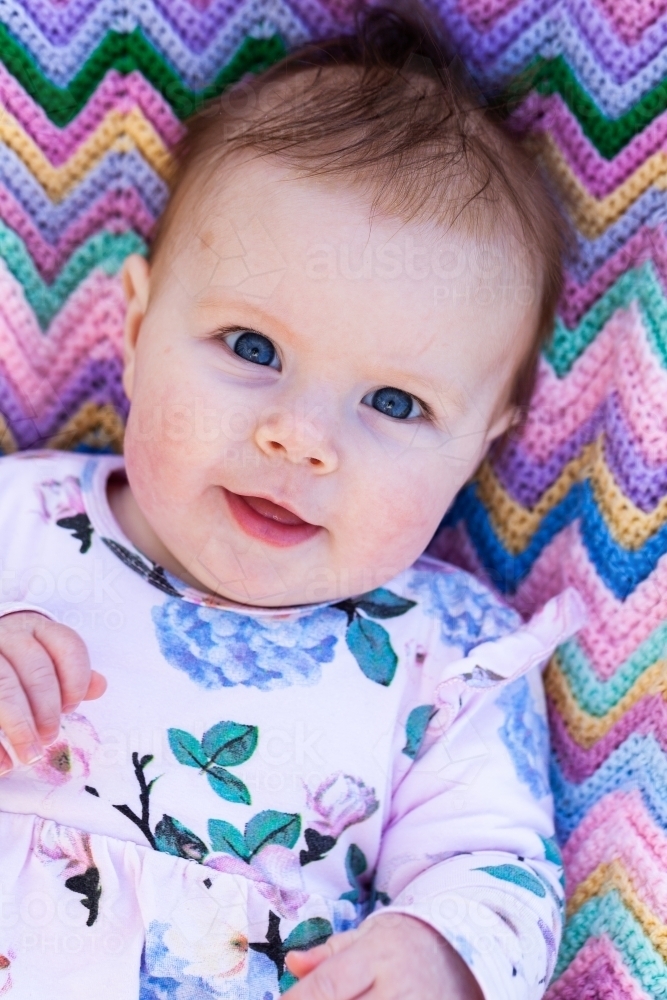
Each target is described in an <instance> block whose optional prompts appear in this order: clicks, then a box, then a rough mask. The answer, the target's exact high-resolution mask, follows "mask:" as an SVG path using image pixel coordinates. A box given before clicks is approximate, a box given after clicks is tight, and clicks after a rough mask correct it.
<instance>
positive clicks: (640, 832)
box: [0, 0, 667, 1000]
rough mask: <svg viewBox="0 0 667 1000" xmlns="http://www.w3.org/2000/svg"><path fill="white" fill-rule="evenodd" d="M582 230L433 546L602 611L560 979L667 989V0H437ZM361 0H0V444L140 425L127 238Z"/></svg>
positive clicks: (580, 735)
mask: <svg viewBox="0 0 667 1000" xmlns="http://www.w3.org/2000/svg"><path fill="white" fill-rule="evenodd" d="M432 2H433V3H434V4H435V6H436V8H437V9H438V12H439V14H440V16H441V17H442V19H443V21H444V23H445V24H446V26H447V28H448V30H449V31H450V33H451V34H452V36H453V39H454V41H455V43H456V46H457V48H458V50H459V51H460V52H461V53H462V54H463V57H464V59H465V60H466V62H467V63H468V65H469V67H470V69H471V71H472V73H473V75H475V76H476V77H477V78H478V80H479V81H480V83H481V84H482V85H483V86H488V85H491V86H493V87H498V86H500V87H504V86H506V85H508V84H510V83H511V82H512V80H513V79H514V78H515V77H516V76H517V75H518V74H520V73H521V74H524V73H527V74H528V75H529V79H530V81H531V89H530V92H529V93H528V95H527V96H526V97H525V99H524V100H523V102H522V104H521V106H520V107H519V109H518V110H517V112H516V115H517V119H518V120H519V121H520V122H521V123H522V124H523V125H525V126H528V127H529V129H530V131H531V133H532V134H536V135H537V134H539V135H540V136H541V137H542V140H543V144H544V145H543V148H544V159H545V165H546V168H547V169H548V171H549V172H550V174H551V176H552V179H553V181H554V184H555V186H556V189H557V190H558V191H559V192H560V194H561V197H562V199H563V202H564V204H565V205H566V207H567V210H568V212H569V213H570V216H571V218H572V221H573V223H574V227H575V230H576V242H577V252H576V255H575V259H574V260H573V261H572V263H571V265H570V267H569V270H568V273H567V276H566V284H565V292H564V295H563V298H562V301H561V303H560V307H559V317H558V322H557V326H556V329H555V331H554V336H553V338H552V341H551V343H550V344H549V346H548V348H547V349H546V350H545V352H544V355H543V357H542V359H541V363H540V374H539V380H538V385H537V389H536V393H535V397H534V400H533V404H532V406H531V410H530V413H529V415H528V419H527V421H526V423H525V426H524V427H523V429H522V433H521V436H520V437H519V438H517V439H515V440H514V441H512V442H511V443H510V445H509V446H508V447H507V448H506V449H505V450H504V451H503V452H502V454H499V455H497V456H496V457H494V458H492V459H490V460H489V461H487V462H486V463H485V465H484V466H483V468H482V469H481V470H480V471H479V473H478V475H477V476H476V478H475V480H474V481H473V482H472V483H471V484H470V485H469V486H468V487H467V488H466V489H465V490H463V492H462V493H461V495H460V496H459V497H458V499H457V501H456V503H455V504H454V506H453V507H452V509H451V510H450V511H449V513H448V515H447V518H446V519H445V522H444V523H443V526H442V529H441V531H440V532H439V534H438V536H437V538H436V540H435V541H434V543H433V549H434V550H435V551H437V552H439V553H441V554H444V555H445V556H446V557H447V558H450V559H452V560H453V561H456V562H459V563H461V564H462V565H465V566H467V567H469V568H471V569H473V570H474V571H475V572H477V573H479V574H480V575H481V576H482V577H485V578H486V579H487V580H489V581H490V582H491V583H492V584H494V585H495V586H496V587H497V588H498V589H499V590H501V591H502V592H503V593H505V594H506V595H507V596H508V598H509V599H510V600H512V601H513V602H514V603H515V604H516V606H517V607H518V608H519V609H520V610H521V611H522V612H526V613H527V612H529V611H531V610H532V609H534V608H535V607H536V606H538V605H539V604H540V603H541V602H542V601H544V600H545V599H546V598H547V597H549V596H551V595H552V594H553V593H555V592H556V591H558V590H559V589H561V588H562V587H563V586H564V585H566V584H568V583H571V584H574V585H575V586H577V587H578V588H579V590H580V592H581V593H582V594H583V596H584V597H585V599H586V601H587V603H588V607H589V609H590V617H589V621H588V624H587V625H586V627H585V628H584V629H583V630H582V632H581V633H580V634H579V636H578V637H577V638H576V639H573V640H571V641H570V642H569V643H567V644H566V645H565V646H564V647H563V648H562V649H561V650H560V651H559V653H558V654H557V656H555V657H554V659H553V661H552V663H551V664H550V666H549V668H548V671H547V675H546V687H547V696H548V700H549V705H550V712H551V721H552V745H553V783H554V791H555V797H556V805H557V820H558V834H559V837H560V839H561V843H562V846H563V853H564V859H565V865H566V872H567V898H568V908H567V914H568V918H567V921H568V922H567V926H566V932H565V937H564V941H563V946H562V948H561V952H560V956H559V962H558V966H557V970H556V974H555V978H554V980H553V982H552V984H551V986H550V989H549V994H548V997H549V1000H580V998H582V997H587V998H589V1000H593V998H602V997H604V998H621V997H622V998H627V1000H645V998H646V997H651V998H658V997H661V998H663V997H665V995H667V736H666V735H665V734H666V733H667V704H666V701H667V680H666V677H667V672H666V665H667V558H666V556H667V195H666V192H667V0H432ZM348 10H349V4H348V2H347V0H232V2H230V0H179V2H175V3H169V4H162V3H158V2H157V0H129V2H127V3H123V4H121V3H120V2H119V0H0V107H1V112H0V448H1V449H2V450H4V451H12V450H14V449H16V448H27V447H32V446H35V445H43V444H47V445H50V446H56V447H68V448H80V449H105V450H109V449H115V450H120V448H121V447H122V432H123V422H124V418H125V415H126V412H127V402H126V400H125V398H124V396H123V392H122V387H121V381H120V373H121V369H120V345H121V332H122V322H123V300H122V294H121V289H120V285H119V278H118V272H119V269H120V266H121V264H122V261H123V259H124V257H125V256H126V255H127V254H128V253H130V252H133V251H139V252H143V251H144V250H145V248H146V247H147V245H148V243H149V241H150V237H151V232H152V230H153V226H154V224H155V221H156V219H157V218H158V217H159V214H160V212H161V211H162V209H163V207H164V204H165V202H166V199H167V194H168V185H169V177H170V169H171V158H170V150H171V149H172V147H173V144H174V143H175V142H176V140H177V139H178V138H179V136H180V135H181V134H182V130H183V125H182V121H183V119H184V118H185V117H186V116H187V115H188V114H189V113H191V112H192V111H193V110H194V109H195V108H196V107H197V105H198V103H199V102H201V101H202V100H203V99H205V98H206V97H208V96H210V95H213V94H216V93H218V92H220V91H221V90H222V89H223V88H224V87H225V86H226V85H227V84H229V83H230V82H231V81H233V80H235V79H237V78H238V77H240V76H241V75H242V74H243V73H245V72H248V71H254V70H257V69H260V68H261V67H263V66H264V65H267V64H269V63H271V62H272V61H274V60H275V59H277V58H278V57H279V56H280V55H281V54H282V52H283V51H284V49H285V47H286V46H289V45H290V44H293V43H295V42H297V41H299V40H301V39H304V38H307V37H310V36H313V35H316V34H319V33H322V32H324V31H325V30H327V29H330V28H334V27H336V26H340V25H341V24H344V23H345V21H346V18H347V16H348Z"/></svg>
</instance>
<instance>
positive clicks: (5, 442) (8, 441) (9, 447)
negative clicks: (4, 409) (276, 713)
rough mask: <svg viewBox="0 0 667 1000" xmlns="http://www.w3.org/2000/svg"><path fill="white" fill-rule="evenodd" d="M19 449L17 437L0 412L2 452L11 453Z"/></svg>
mask: <svg viewBox="0 0 667 1000" xmlns="http://www.w3.org/2000/svg"><path fill="white" fill-rule="evenodd" d="M17 450H18V445H17V444H16V438H15V437H14V435H13V434H12V432H11V431H10V429H9V427H8V426H7V421H6V420H5V418H4V417H3V415H2V414H1V413H0V452H1V453H2V454H3V455H11V454H12V452H14V451H17Z"/></svg>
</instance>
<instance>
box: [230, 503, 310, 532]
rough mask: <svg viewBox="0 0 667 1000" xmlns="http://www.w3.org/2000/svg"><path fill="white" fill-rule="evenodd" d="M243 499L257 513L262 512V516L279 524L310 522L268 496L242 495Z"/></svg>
mask: <svg viewBox="0 0 667 1000" xmlns="http://www.w3.org/2000/svg"><path fill="white" fill-rule="evenodd" d="M242 499H243V500H245V502H246V503H247V504H248V506H249V507H252V509H253V510H254V511H255V512H256V513H257V514H261V515H262V517H268V518H270V519H271V520H272V521H278V523H279V524H292V525H294V524H308V521H304V519H303V518H302V517H299V515H298V514H295V513H294V511H292V510H290V509H289V507H283V506H281V505H280V504H279V503H274V501H273V500H268V499H267V498H266V497H254V496H242Z"/></svg>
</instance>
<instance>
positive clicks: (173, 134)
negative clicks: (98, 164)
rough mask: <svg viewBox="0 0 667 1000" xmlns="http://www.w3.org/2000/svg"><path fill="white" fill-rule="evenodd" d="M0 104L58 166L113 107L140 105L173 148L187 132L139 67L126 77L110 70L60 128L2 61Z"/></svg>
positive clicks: (128, 109) (124, 109)
mask: <svg viewBox="0 0 667 1000" xmlns="http://www.w3.org/2000/svg"><path fill="white" fill-rule="evenodd" d="M0 104H1V105H2V106H3V107H4V109H5V110H6V111H8V112H9V113H10V114H12V115H13V116H14V117H15V118H16V119H17V121H18V122H19V123H20V124H21V125H22V127H23V128H24V129H25V130H26V132H27V133H28V135H30V136H31V138H32V139H33V140H34V142H36V143H37V145H38V146H39V148H40V149H41V150H42V152H43V153H44V155H45V156H46V157H47V159H48V160H49V161H50V162H51V163H52V164H53V166H55V167H59V166H62V164H63V163H66V162H67V160H68V159H69V158H70V157H71V156H72V154H73V153H74V152H76V150H77V149H78V147H79V146H80V145H82V144H83V143H84V142H85V141H86V139H87V138H88V137H89V136H90V134H91V133H92V132H94V131H95V129H96V128H97V127H98V125H99V124H100V122H101V121H102V119H103V118H104V116H105V115H106V114H108V112H109V111H111V110H117V111H120V112H121V113H122V114H125V115H127V114H129V113H130V112H131V111H133V110H134V109H135V108H137V107H138V108H140V109H141V110H142V112H143V114H144V116H145V117H146V118H147V119H148V121H149V122H150V123H151V125H152V126H153V128H154V129H155V130H156V132H157V133H158V134H159V135H160V137H161V138H162V141H163V142H164V143H165V144H166V145H167V146H169V147H171V146H173V144H174V143H175V142H176V141H177V140H178V139H179V138H180V136H181V135H182V134H183V131H184V129H183V126H182V125H181V124H180V122H179V121H178V119H177V118H176V116H175V115H174V113H173V112H172V110H171V108H170V107H169V105H168V104H167V103H166V102H165V101H164V100H163V99H162V97H161V96H160V95H159V94H158V93H157V91H155V90H153V88H152V87H151V85H150V84H149V83H148V82H147V81H146V80H145V79H144V77H143V76H142V75H141V74H140V73H139V72H137V71H136V70H135V71H134V72H132V73H130V74H129V75H128V76H122V75H121V74H120V73H118V72H117V71H116V70H109V72H108V73H107V74H106V76H105V77H104V80H103V81H102V83H101V84H100V85H99V87H98V88H97V90H96V91H95V93H94V94H93V95H92V97H91V98H90V100H89V101H88V103H87V104H86V106H85V108H83V110H82V111H81V112H80V113H79V114H78V115H77V116H76V118H75V119H74V120H73V121H71V122H70V123H69V125H67V126H66V127H65V128H62V129H60V128H57V126H55V125H54V124H53V123H52V122H51V121H50V120H49V118H48V117H47V115H46V114H45V113H44V111H42V109H41V108H40V107H39V105H38V104H36V103H35V101H34V100H33V99H32V98H31V97H30V96H29V95H28V94H27V93H26V92H25V90H23V88H22V87H20V86H19V84H18V83H17V82H16V80H15V79H14V77H12V76H10V74H9V73H8V72H7V70H6V69H5V67H4V65H3V64H2V63H1V62H0Z"/></svg>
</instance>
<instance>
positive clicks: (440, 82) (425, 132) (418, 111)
mask: <svg viewBox="0 0 667 1000" xmlns="http://www.w3.org/2000/svg"><path fill="white" fill-rule="evenodd" d="M509 109H510V105H509V103H508V102H507V100H506V99H501V98H499V97H498V95H494V96H493V97H492V98H489V96H488V95H487V96H486V97H485V96H483V95H482V94H481V93H479V91H478V90H477V88H476V87H475V86H474V84H473V83H472V81H471V79H470V78H469V76H468V75H467V74H466V72H465V70H464V68H463V66H462V64H461V62H460V60H459V59H458V57H456V56H455V55H453V54H452V51H451V48H450V46H449V44H448V42H447V40H446V39H445V38H443V36H442V35H441V34H440V33H439V31H438V30H437V29H436V27H435V26H434V24H433V23H432V22H430V20H429V19H428V18H427V16H426V14H425V12H423V11H422V10H421V9H419V8H416V7H411V8H410V9H409V12H408V13H406V12H404V11H403V10H399V9H395V8H388V7H384V6H367V5H365V4H363V5H361V6H359V7H358V8H357V14H356V19H355V27H354V30H352V31H350V32H349V33H346V34H340V35H336V36H333V37H329V38H326V39H323V40H320V41H313V42H310V43H308V44H306V45H303V46H301V47H300V48H298V49H296V50H295V51H294V52H292V53H291V54H290V55H288V56H287V57H286V58H284V59H282V60H281V61H280V62H278V63H276V64H275V65H273V66H272V67H270V68H269V69H268V70H266V71H264V72H263V73H260V74H258V75H257V76H255V77H246V78H244V79H243V80H242V81H241V82H240V83H239V84H237V85H236V86H235V87H232V88H231V89H230V90H228V91H227V92H226V93H225V94H223V95H222V96H221V97H218V98H215V99H213V100H212V101H209V102H208V103H207V104H205V105H204V106H202V108H201V109H200V110H199V111H198V112H197V113H196V114H194V115H193V116H192V117H191V118H190V119H188V121H187V122H186V125H187V132H186V134H185V136H184V138H183V139H182V140H181V142H180V143H179V144H178V146H177V147H176V150H175V163H176V173H175V179H174V184H173V192H172V197H171V199H170V202H169V204H168V206H167V208H166V210H165V212H164V214H163V216H162V218H161V220H160V222H159V224H158V227H157V230H156V233H155V237H154V240H153V243H152V248H151V259H155V258H156V257H157V255H158V253H159V251H160V249H161V247H162V246H163V244H164V242H165V236H166V233H167V231H168V229H169V226H170V224H171V222H172V220H173V218H174V216H175V214H176V211H177V208H178V204H179V202H180V197H181V195H182V194H183V192H184V190H185V189H186V184H185V183H184V182H185V181H186V179H191V178H192V177H193V176H194V174H195V171H196V170H199V169H200V168H202V167H204V166H206V167H207V168H208V170H209V175H210V174H212V173H213V174H214V173H215V171H216V170H217V169H218V167H220V166H221V164H222V162H223V161H224V160H226V159H227V158H228V157H229V156H230V155H231V154H232V153H236V152H252V153H254V154H256V155H260V156H275V157H277V158H279V159H280V160H281V161H282V162H284V163H285V164H287V165H289V166H291V167H293V168H296V169H297V170H298V171H299V172H300V173H301V174H302V175H304V176H317V175H329V176H332V175H333V176H335V175H340V176H345V177H347V178H348V179H349V180H350V181H351V182H352V183H355V184H357V185H360V186H361V187H363V188H364V189H366V190H367V191H368V192H369V194H370V195H371V203H372V212H373V211H378V210H379V211H384V212H387V213H389V214H391V215H395V216H398V217H400V218H402V219H404V220H405V221H410V220H412V219H417V218H418V219H421V220H433V221H437V222H440V223H442V224H443V225H446V226H450V225H453V224H454V223H457V224H458V225H464V226H467V227H468V229H470V230H472V232H473V233H475V234H480V235H481V234H482V233H483V232H487V233H488V232H489V231H493V230H495V228H496V227H497V226H499V225H500V224H502V225H506V224H507V222H508V221H509V222H510V225H511V227H513V229H514V231H515V234H516V236H517V238H518V239H519V241H520V242H521V243H522V245H523V249H524V252H525V254H526V256H527V257H528V259H530V260H531V261H532V262H533V264H532V266H533V271H534V277H535V282H536V283H539V286H540V287H539V292H538V294H539V310H538V320H537V324H536V329H535V336H534V338H533V341H532V344H531V348H530V351H529V352H528V353H527V356H526V357H525V359H524V361H523V363H522V365H521V366H520V368H519V370H518V372H517V373H516V375H515V378H514V383H513V385H512V388H511V401H512V402H513V403H514V405H515V406H517V407H518V408H519V409H520V410H521V411H525V408H526V407H527V404H528V401H529V398H530V395H531V393H532V390H533V387H534V382H535V375H536V370H537V361H538V357H539V353H540V349H541V347H542V345H543V344H544V342H545V340H546V339H547V338H548V337H549V335H550V333H551V330H552V327H553V322H554V316H555V311H556V305H557V302H558V298H559V296H560V292H561V286H562V261H563V256H564V253H565V251H566V249H567V246H568V243H569V233H568V229H567V225H566V222H565V220H564V218H563V216H562V215H561V213H560V212H559V210H558V208H557V206H556V204H555V202H554V200H553V198H552V197H551V194H550V192H549V190H548V187H547V184H546V182H545V179H544V177H543V176H542V174H541V172H540V169H539V165H538V159H537V157H536V155H535V148H534V147H533V151H532V152H528V150H527V149H526V148H525V144H524V143H522V141H521V139H522V137H521V136H520V135H519V134H518V132H517V131H516V130H514V129H513V128H510V127H509V126H508V124H507V117H508V112H509Z"/></svg>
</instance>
